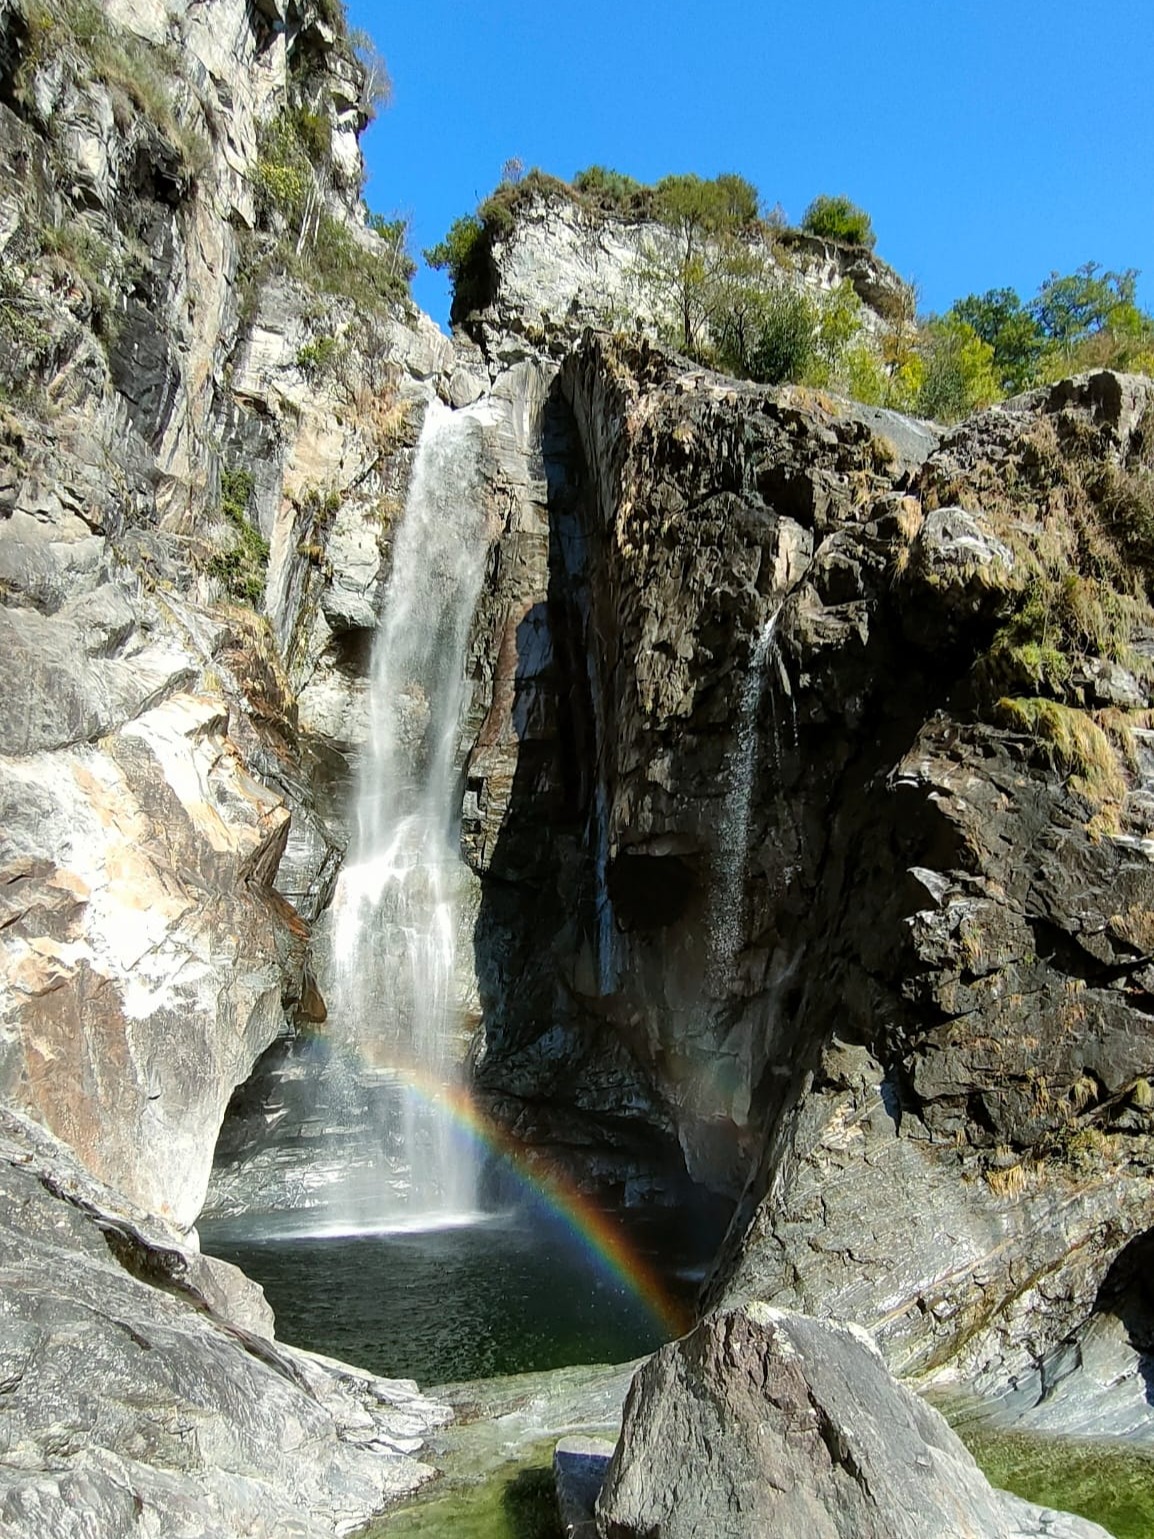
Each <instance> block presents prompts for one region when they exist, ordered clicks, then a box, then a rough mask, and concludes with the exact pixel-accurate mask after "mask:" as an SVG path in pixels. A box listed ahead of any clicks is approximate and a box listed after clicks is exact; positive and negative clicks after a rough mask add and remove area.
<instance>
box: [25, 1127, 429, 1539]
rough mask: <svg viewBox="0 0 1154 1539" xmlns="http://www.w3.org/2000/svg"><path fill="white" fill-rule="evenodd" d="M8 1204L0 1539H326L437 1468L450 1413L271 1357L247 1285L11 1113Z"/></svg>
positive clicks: (298, 1361) (367, 1378) (401, 1390)
mask: <svg viewBox="0 0 1154 1539" xmlns="http://www.w3.org/2000/svg"><path fill="white" fill-rule="evenodd" d="M0 1190H2V1193H3V1205H2V1211H3V1215H4V1217H3V1222H2V1224H0V1281H2V1289H3V1296H4V1328H3V1331H2V1332H0V1379H2V1382H3V1384H4V1403H3V1409H2V1420H3V1429H4V1450H5V1451H4V1458H3V1461H0V1524H2V1525H3V1528H4V1532H5V1533H8V1534H25V1533H27V1534H40V1535H44V1534H59V1535H68V1536H72V1535H77V1536H79V1535H81V1534H89V1533H93V1534H95V1533H99V1534H102V1535H113V1534H122V1533H128V1532H130V1531H131V1532H133V1533H141V1534H150V1535H152V1534H155V1535H161V1534H169V1533H172V1532H173V1531H174V1529H175V1530H176V1531H179V1532H180V1533H182V1534H188V1535H190V1536H193V1535H204V1536H205V1539H209V1536H210V1535H218V1534H221V1533H236V1532H244V1533H251V1534H260V1535H270V1536H271V1535H273V1534H278V1535H279V1534H294V1535H300V1536H301V1539H305V1536H313V1535H315V1536H318V1539H319V1536H322V1535H331V1534H332V1533H333V1532H334V1529H335V1530H336V1531H345V1530H347V1529H349V1528H351V1527H353V1526H354V1525H356V1524H357V1523H360V1522H363V1521H365V1520H366V1519H367V1518H368V1517H370V1516H371V1515H372V1514H373V1513H375V1512H376V1511H378V1510H379V1509H380V1508H381V1507H382V1506H383V1505H385V1503H386V1502H387V1501H388V1500H389V1499H390V1498H395V1497H396V1496H398V1495H400V1494H402V1493H403V1492H406V1491H409V1490H411V1489H412V1488H413V1487H414V1486H415V1485H417V1484H419V1483H420V1481H421V1479H422V1478H424V1477H425V1476H426V1475H427V1474H428V1473H430V1472H429V1471H428V1470H427V1469H426V1468H425V1467H423V1466H421V1465H419V1464H417V1463H415V1462H414V1461H413V1460H412V1459H411V1458H410V1457H408V1455H410V1454H411V1453H413V1452H414V1451H415V1450H416V1449H417V1448H418V1447H419V1446H420V1445H421V1443H422V1442H423V1441H424V1439H425V1438H426V1437H427V1435H428V1433H429V1432H430V1431H431V1430H432V1429H433V1428H434V1427H436V1426H438V1425H440V1424H441V1423H442V1422H444V1421H445V1420H447V1419H448V1418H449V1415H450V1413H449V1411H448V1409H447V1408H446V1407H442V1406H438V1405H436V1404H434V1403H433V1402H431V1401H429V1400H427V1399H425V1398H424V1397H422V1396H421V1395H419V1394H418V1393H417V1391H416V1386H415V1385H413V1384H407V1383H403V1382H391V1381H385V1380H381V1379H376V1378H374V1377H373V1376H372V1375H370V1374H365V1373H360V1372H358V1371H357V1370H355V1369H346V1368H344V1367H343V1366H342V1365H340V1364H333V1363H329V1362H327V1361H325V1360H324V1359H319V1358H313V1357H310V1356H309V1355H308V1354H307V1353H300V1352H295V1351H293V1349H292V1348H289V1347H282V1346H279V1345H276V1344H274V1343H273V1342H272V1341H271V1340H269V1339H268V1337H269V1333H270V1329H271V1320H272V1316H271V1312H270V1311H269V1309H268V1307H267V1305H265V1303H264V1299H263V1296H262V1295H261V1293H260V1290H259V1289H258V1288H256V1287H255V1285H254V1284H252V1283H249V1282H248V1281H247V1279H245V1278H243V1277H242V1275H241V1274H240V1273H239V1272H237V1271H235V1269H234V1268H232V1267H230V1266H228V1265H226V1264H225V1263H224V1262H220V1261H211V1260H209V1259H208V1258H206V1257H203V1256H200V1255H199V1254H198V1253H196V1252H195V1251H188V1250H186V1249H184V1248H182V1247H181V1246H179V1245H178V1244H176V1243H175V1242H174V1241H173V1239H172V1236H171V1233H170V1232H169V1231H166V1229H165V1228H164V1227H163V1226H161V1225H159V1224H157V1222H156V1221H155V1220H154V1219H150V1218H149V1217H148V1216H147V1215H146V1214H143V1213H141V1212H139V1211H137V1210H133V1209H131V1208H129V1207H127V1206H126V1205H125V1204H124V1202H123V1199H122V1198H119V1197H118V1196H117V1194H116V1193H114V1192H112V1191H111V1190H110V1189H109V1188H107V1187H102V1186H101V1185H100V1184H99V1183H97V1182H94V1181H93V1180H92V1179H91V1178H90V1177H89V1176H87V1175H86V1174H85V1173H84V1172H83V1171H82V1170H81V1169H80V1167H79V1166H77V1165H76V1164H75V1162H74V1161H73V1160H72V1159H71V1158H70V1156H68V1154H67V1153H66V1152H65V1151H64V1150H63V1149H61V1148H60V1147H59V1146H56V1145H54V1144H53V1143H52V1141H51V1140H49V1139H48V1138H47V1137H46V1136H45V1135H44V1134H42V1133H39V1132H38V1131H37V1130H36V1129H35V1128H33V1127H31V1126H30V1125H28V1124H25V1123H21V1122H20V1121H19V1120H18V1119H15V1118H13V1117H12V1116H10V1115H7V1114H5V1115H4V1117H3V1120H2V1126H0Z"/></svg>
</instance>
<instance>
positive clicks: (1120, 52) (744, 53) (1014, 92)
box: [348, 0, 1154, 324]
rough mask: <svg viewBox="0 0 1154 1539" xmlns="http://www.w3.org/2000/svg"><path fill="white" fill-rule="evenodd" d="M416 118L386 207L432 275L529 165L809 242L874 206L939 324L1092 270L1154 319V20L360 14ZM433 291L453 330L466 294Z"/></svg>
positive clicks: (369, 143) (973, 9) (1130, 4)
mask: <svg viewBox="0 0 1154 1539" xmlns="http://www.w3.org/2000/svg"><path fill="white" fill-rule="evenodd" d="M348 9H349V15H350V20H351V21H352V23H353V24H354V25H357V26H361V27H364V28H365V29H366V30H367V31H368V32H370V33H371V34H372V36H373V38H374V40H375V41H376V44H377V46H378V48H379V49H380V51H381V53H382V54H383V55H384V57H385V59H386V61H387V62H388V66H389V70H390V72H391V74H392V77H393V85H394V99H393V104H392V106H391V107H390V108H389V109H388V110H387V111H386V112H384V113H383V114H382V115H381V117H380V118H379V119H378V121H377V122H376V123H375V124H374V125H373V127H372V128H371V129H370V130H369V132H368V134H367V135H366V137H365V141H364V149H365V156H366V161H367V164H368V168H369V184H368V188H367V192H366V195H367V198H368V201H369V205H370V207H371V208H373V209H374V210H376V211H378V212H382V213H389V214H395V213H403V214H406V215H407V216H409V218H410V219H411V221H412V229H413V238H412V247H413V252H414V255H417V254H419V252H420V250H421V248H422V247H425V246H428V245H431V244H432V243H433V242H434V241H435V240H437V239H438V238H439V237H440V236H441V235H443V233H444V232H445V230H446V229H447V227H448V225H449V224H450V223H451V222H452V220H453V219H454V218H456V217H457V215H459V214H462V213H465V212H468V211H469V210H471V209H472V208H473V207H475V205H476V203H477V201H478V200H479V199H480V198H481V197H483V196H484V195H485V194H486V193H487V192H489V191H490V190H491V189H492V188H493V186H494V185H495V184H496V182H497V180H498V179H499V176H500V172H501V167H502V165H503V163H504V162H505V161H506V160H508V159H509V158H510V157H512V156H517V157H519V158H520V159H521V160H522V161H523V162H524V164H525V165H526V167H528V166H533V165H537V166H540V167H541V169H542V170H545V171H549V172H551V173H552V174H553V175H556V176H561V177H565V178H568V177H570V176H572V175H573V173H574V172H575V171H578V170H580V169H581V167H583V166H587V165H590V164H592V163H595V162H597V163H600V164H603V165H608V166H612V167H614V168H616V169H617V170H620V171H626V172H628V173H629V174H630V175H632V176H635V177H637V178H638V179H639V180H641V181H654V180H657V179H658V178H659V177H661V176H664V175H666V174H668V173H670V172H683V171H695V172H697V173H699V174H700V175H703V176H712V175H716V174H717V173H718V172H720V171H737V172H740V173H741V174H742V175H743V176H746V177H748V178H749V179H750V180H751V181H752V182H754V183H755V185H756V186H757V187H758V188H759V189H760V191H761V194H762V197H763V199H764V200H765V202H766V203H767V204H770V205H772V204H774V203H778V202H780V203H781V204H782V205H783V207H784V208H785V211H786V213H787V215H788V216H789V217H790V218H791V219H792V220H794V221H796V220H798V219H800V217H801V215H802V213H803V211H804V209H805V207H806V205H807V204H808V203H809V201H810V200H811V199H812V198H813V197H814V196H815V195H816V194H818V193H821V192H825V193H845V194H847V195H848V196H849V197H851V198H853V199H854V201H855V202H858V203H860V204H861V205H862V206H863V207H864V208H866V209H868V210H869V212H870V214H871V216H872V218H873V222H874V228H875V230H876V231H877V236H878V247H877V249H878V254H879V255H880V256H882V257H884V258H885V259H886V260H887V261H889V262H891V263H892V264H893V265H894V266H895V267H896V268H897V269H898V270H899V271H900V272H901V273H902V274H903V275H904V276H905V277H907V278H910V279H912V280H914V281H916V282H917V283H918V285H919V289H920V294H921V301H922V308H923V309H924V310H940V309H944V308H946V307H947V306H948V305H949V304H950V302H951V301H952V300H953V299H955V298H957V297H958V296H960V295H962V294H966V293H969V292H972V291H978V292H980V291H982V290H985V289H987V288H993V287H1000V286H1003V285H1010V286H1013V287H1016V288H1017V289H1018V290H1019V292H1021V294H1022V295H1023V297H1024V298H1025V297H1028V296H1029V295H1030V294H1032V293H1033V292H1034V290H1035V289H1036V288H1037V286H1038V284H1039V283H1040V282H1041V281H1042V279H1043V278H1045V277H1046V275H1047V274H1048V273H1049V272H1050V271H1051V270H1053V269H1058V270H1060V271H1063V272H1067V271H1071V270H1073V269H1074V268H1075V267H1077V266H1079V265H1080V264H1081V263H1082V262H1086V261H1089V260H1095V261H1098V262H1101V263H1102V264H1103V265H1104V266H1106V267H1112V268H1120V267H1137V268H1139V269H1142V278H1141V279H1140V282H1139V299H1140V301H1141V302H1142V303H1143V304H1144V305H1145V306H1146V307H1147V308H1152V307H1154V110H1152V109H1154V100H1152V97H1154V0H1110V3H1109V4H1108V5H1103V6H1092V5H1091V4H1090V3H1089V0H1078V3H1074V0H968V3H962V0H916V3H915V0H820V3H818V0H788V3H781V0H744V3H738V0H712V4H708V5H707V4H705V3H698V4H688V3H685V0H662V3H660V4H658V3H655V0H616V3H613V0H583V3H581V4H579V5H576V6H574V5H568V6H567V5H560V6H558V5H546V4H543V3H542V0H533V3H528V0H489V3H488V4H485V5H481V4H478V3H475V0H421V3H420V4H411V3H410V4H405V3H403V0H402V3H401V4H395V3H394V4H388V5H386V4H384V3H382V0H349V5H348ZM421 266H422V270H421V272H420V273H419V274H418V277H417V279H416V281H415V283H414V290H415V293H416V297H417V300H418V302H419V303H420V304H421V305H422V306H423V307H424V308H425V309H427V310H429V311H430V313H431V314H433V315H434V316H435V317H436V319H438V320H439V321H440V322H441V323H442V324H445V323H446V321H447V315H448V286H447V283H446V281H445V279H444V278H443V276H442V275H440V274H437V273H433V272H430V271H429V270H428V269H426V268H425V267H424V264H423V263H422V264H421Z"/></svg>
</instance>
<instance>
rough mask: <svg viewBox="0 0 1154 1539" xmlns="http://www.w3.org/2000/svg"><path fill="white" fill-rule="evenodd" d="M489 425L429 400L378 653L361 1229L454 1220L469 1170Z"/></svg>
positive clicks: (351, 972) (360, 947) (357, 904)
mask: <svg viewBox="0 0 1154 1539" xmlns="http://www.w3.org/2000/svg"><path fill="white" fill-rule="evenodd" d="M481 433H482V419H481V418H480V416H479V414H478V412H477V411H476V410H470V411H460V412H453V411H450V410H449V409H448V408H447V407H444V406H441V405H440V404H439V403H438V402H435V401H434V402H433V403H432V404H431V405H430V407H429V409H428V412H427V415H426V417H425V421H424V426H423V428H422V431H421V436H420V440H419V442H418V445H417V452H416V460H415V464H414V467H413V476H412V482H411V485H410V489H409V496H408V500H407V502H406V505H405V511H404V515H403V517H402V519H401V521H400V524H399V527H398V529H397V532H396V537H395V540H394V545H393V560H392V570H391V574H390V577H389V580H388V585H387V588H386V591H385V597H384V604H383V608H382V611H381V616H380V622H379V625H378V629H377V635H376V640H375V643H374V650H373V660H372V675H371V684H370V738H369V741H368V743H367V744H366V748H365V752H364V757H363V760H362V762H361V766H360V772H359V775H358V780H357V787H356V802H355V814H356V817H355V832H354V838H353V842H352V844H351V846H350V851H349V857H348V859H347V861H346V863H345V866H344V868H343V869H342V872H341V876H340V879H339V881H338V884H337V889H336V893H335V896H334V900H333V926H332V977H331V978H330V980H329V997H330V1003H331V1010H330V1019H331V1020H332V1021H333V1030H334V1036H335V1039H336V1045H337V1046H338V1048H340V1049H341V1050H342V1055H343V1057H344V1059H345V1061H347V1062H349V1063H350V1065H351V1068H352V1072H353V1074H354V1076H355V1078H356V1080H357V1082H358V1083H361V1084H363V1083H365V1082H366V1081H367V1082H369V1083H370V1084H373V1085H374V1086H375V1087H376V1089H377V1091H378V1092H380V1093H378V1094H377V1095H376V1096H375V1097H374V1099H375V1100H376V1101H377V1102H378V1103H379V1104H380V1106H381V1107H382V1108H383V1110H382V1112H381V1116H382V1119H383V1121H384V1123H385V1126H384V1127H382V1129H381V1134H382V1148H383V1154H382V1160H381V1161H380V1163H379V1164H378V1165H377V1166H376V1167H375V1168H374V1169H373V1171H372V1172H371V1173H370V1179H369V1180H368V1181H365V1180H362V1181H361V1182H360V1183H359V1186H358V1187H357V1189H356V1192H355V1195H354V1197H353V1198H351V1199H350V1198H349V1197H348V1194H346V1198H345V1206H346V1207H350V1208H355V1210H356V1211H354V1212H350V1213H348V1214H347V1215H346V1217H347V1220H348V1222H349V1223H350V1225H352V1224H354V1223H355V1224H357V1225H360V1226H362V1227H377V1228H390V1227H404V1226H406V1225H420V1224H425V1223H429V1224H434V1223H438V1222H449V1221H451V1220H452V1219H453V1218H454V1217H461V1216H464V1215H467V1214H468V1213H469V1211H470V1210H471V1209H472V1207H473V1205H474V1171H473V1166H472V1160H471V1158H470V1156H469V1153H468V1150H467V1149H466V1148H464V1147H463V1146H462V1143H461V1140H460V1138H459V1135H458V1134H457V1132H456V1130H455V1127H454V1119H453V1117H452V1114H451V1106H450V1104H449V1097H451V1095H452V1092H453V1090H454V1087H455V1086H456V1085H457V1083H458V1079H459V1074H460V1064H461V1060H462V1058H463V1055H464V1049H465V1046H466V1035H465V1023H464V1020H463V1013H462V1010H461V1006H460V1002H459V1000H458V997H457V990H456V983H455V978H456V967H455V962H456V943H457V926H458V908H459V904H458V898H459V893H460V889H461V884H462V880H463V877H464V874H465V873H464V867H463V865H462V862H461V859H460V854H459V820H460V787H459V784H458V769H457V738H458V731H459V725H460V718H461V711H462V707H463V705H464V700H465V652H466V647H467V643H468V636H469V628H470V624H471V621H472V617H473V610H474V607H475V605H476V602H477V597H478V594H479V592H480V588H481V581H482V577H483V573H484V567H485V558H486V551H487V537H486V520H485V515H484V512H483V510H482V506H481V497H480V493H479V470H478V464H479V451H480V445H481Z"/></svg>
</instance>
